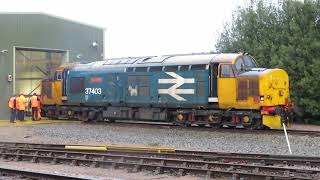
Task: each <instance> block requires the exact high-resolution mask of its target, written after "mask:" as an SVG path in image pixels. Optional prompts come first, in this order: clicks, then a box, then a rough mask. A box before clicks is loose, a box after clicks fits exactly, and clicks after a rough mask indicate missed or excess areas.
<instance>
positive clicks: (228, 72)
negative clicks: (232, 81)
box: [220, 64, 234, 78]
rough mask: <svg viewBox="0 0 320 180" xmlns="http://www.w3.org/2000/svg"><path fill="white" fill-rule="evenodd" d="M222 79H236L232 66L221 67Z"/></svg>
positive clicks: (224, 65)
mask: <svg viewBox="0 0 320 180" xmlns="http://www.w3.org/2000/svg"><path fill="white" fill-rule="evenodd" d="M220 77H222V78H230V77H234V72H233V68H232V65H231V64H221V65H220Z"/></svg>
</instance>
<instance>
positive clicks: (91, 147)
mask: <svg viewBox="0 0 320 180" xmlns="http://www.w3.org/2000/svg"><path fill="white" fill-rule="evenodd" d="M64 148H65V149H78V150H99V151H106V150H107V147H106V146H65V147H64Z"/></svg>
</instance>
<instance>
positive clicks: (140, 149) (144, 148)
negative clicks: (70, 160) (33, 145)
mask: <svg viewBox="0 0 320 180" xmlns="http://www.w3.org/2000/svg"><path fill="white" fill-rule="evenodd" d="M65 149H78V150H99V151H107V150H130V151H156V152H159V153H160V152H175V151H176V150H175V149H172V148H148V147H131V146H81V145H79V146H77V145H73V146H65Z"/></svg>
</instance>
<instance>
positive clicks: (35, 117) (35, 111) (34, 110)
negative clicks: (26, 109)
mask: <svg viewBox="0 0 320 180" xmlns="http://www.w3.org/2000/svg"><path fill="white" fill-rule="evenodd" d="M31 112H32V121H37V120H38V107H32V109H31Z"/></svg>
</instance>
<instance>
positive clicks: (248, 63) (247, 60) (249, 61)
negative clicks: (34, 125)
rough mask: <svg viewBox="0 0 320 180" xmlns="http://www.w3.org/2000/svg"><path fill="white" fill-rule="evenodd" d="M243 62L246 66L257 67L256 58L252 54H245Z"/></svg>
mask: <svg viewBox="0 0 320 180" xmlns="http://www.w3.org/2000/svg"><path fill="white" fill-rule="evenodd" d="M243 62H244V64H245V66H246V67H248V68H255V67H257V64H256V63H255V62H254V60H253V59H252V58H251V57H250V56H244V57H243Z"/></svg>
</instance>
